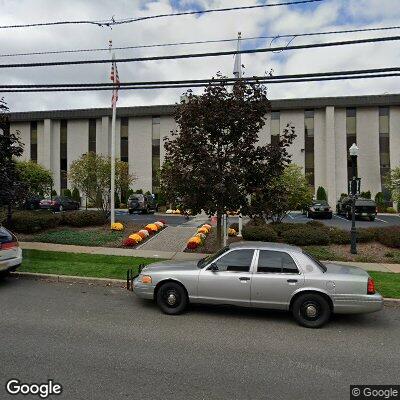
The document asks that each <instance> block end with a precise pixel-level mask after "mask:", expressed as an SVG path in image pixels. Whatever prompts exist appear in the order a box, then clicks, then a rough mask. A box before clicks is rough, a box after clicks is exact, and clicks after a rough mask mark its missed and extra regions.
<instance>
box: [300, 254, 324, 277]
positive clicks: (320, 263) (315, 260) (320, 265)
mask: <svg viewBox="0 0 400 400" xmlns="http://www.w3.org/2000/svg"><path fill="white" fill-rule="evenodd" d="M303 254H305V255H306V256H307V257H308V258H310V259H311V260H312V261H314V262H315V264H317V265H318V267H319V268H320V269H321V270H322V272H326V270H327V268H326V266H325V265H324V264H322V262H321V261H319V260H317V259H316V258H314V257H313V256H312V255H311V254H309V253H307V252H305V251H303Z"/></svg>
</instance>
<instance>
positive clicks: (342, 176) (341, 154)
mask: <svg viewBox="0 0 400 400" xmlns="http://www.w3.org/2000/svg"><path fill="white" fill-rule="evenodd" d="M335 142H336V143H335V147H334V148H333V149H329V147H327V154H329V152H330V153H332V152H335V160H336V174H335V176H336V200H338V198H339V196H340V194H341V193H347V189H348V188H347V186H348V180H347V152H348V149H347V138H346V109H345V108H336V109H335Z"/></svg>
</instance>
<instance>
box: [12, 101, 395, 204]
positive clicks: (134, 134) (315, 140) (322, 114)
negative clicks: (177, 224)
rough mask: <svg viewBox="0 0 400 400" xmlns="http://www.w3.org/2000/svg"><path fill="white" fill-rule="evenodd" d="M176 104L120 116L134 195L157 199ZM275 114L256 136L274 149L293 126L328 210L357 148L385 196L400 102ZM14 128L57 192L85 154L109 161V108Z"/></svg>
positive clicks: (119, 147)
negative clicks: (324, 193)
mask: <svg viewBox="0 0 400 400" xmlns="http://www.w3.org/2000/svg"><path fill="white" fill-rule="evenodd" d="M175 107H176V106H174V105H163V106H144V107H120V108H118V109H117V122H116V157H117V158H119V159H121V160H122V161H126V162H128V164H129V169H130V172H131V173H133V174H135V175H136V177H137V179H136V181H135V182H134V184H133V189H135V190H136V189H143V190H144V191H151V192H157V190H158V187H159V182H158V177H157V171H158V169H159V167H160V165H162V163H163V161H164V157H165V150H164V146H163V138H164V137H165V136H170V134H171V130H174V129H176V123H175V121H174V118H173V113H174V109H175ZM271 107H272V109H271V113H269V115H267V116H266V124H265V126H264V128H263V129H262V131H260V132H259V141H260V143H271V142H274V140H277V138H278V136H279V134H280V133H281V132H282V130H283V129H284V128H285V127H286V125H287V124H288V123H290V124H293V125H294V126H295V131H296V135H297V137H296V139H295V141H294V143H293V144H292V146H291V147H290V153H291V155H292V161H293V163H296V164H298V165H300V166H301V167H302V168H303V170H304V172H305V173H306V174H307V177H308V179H309V181H310V183H311V184H312V186H313V187H314V188H315V189H316V188H317V187H318V186H323V187H324V188H325V189H326V190H327V193H328V198H329V202H330V203H331V205H334V204H335V203H336V200H337V199H338V198H339V197H340V194H341V193H347V188H348V179H349V178H350V175H349V174H350V164H349V159H348V149H349V147H350V146H351V145H352V144H353V143H357V145H358V147H359V148H360V155H359V158H358V175H359V177H361V179H362V181H361V190H363V191H367V190H370V191H371V193H372V195H373V196H374V195H375V194H376V193H377V192H381V191H384V190H385V188H384V181H383V177H384V175H385V174H386V173H387V172H388V171H389V170H390V169H391V168H394V167H396V166H399V165H400V95H377V96H350V97H322V98H304V99H285V100H273V101H271ZM11 129H12V130H13V131H17V130H18V131H19V132H20V135H21V139H22V141H23V143H24V145H25V146H24V153H23V155H22V157H21V158H22V159H23V160H33V161H35V162H38V163H40V164H42V165H43V166H44V167H46V168H48V169H50V170H51V171H52V172H53V176H54V182H55V187H54V189H55V190H56V191H57V193H60V191H61V190H62V189H63V188H67V187H69V182H68V179H67V174H68V168H69V166H70V164H71V163H72V162H73V161H74V160H76V159H78V158H79V157H80V156H81V155H82V154H84V153H86V152H88V151H94V152H96V153H99V154H104V155H109V154H110V144H111V109H108V108H94V109H79V110H56V111H38V112H20V113H13V114H11Z"/></svg>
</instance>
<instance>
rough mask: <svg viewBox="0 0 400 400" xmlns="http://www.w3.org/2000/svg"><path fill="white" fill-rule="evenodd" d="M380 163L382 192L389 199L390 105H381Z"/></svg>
mask: <svg viewBox="0 0 400 400" xmlns="http://www.w3.org/2000/svg"><path fill="white" fill-rule="evenodd" d="M379 163H380V173H381V187H382V193H383V195H384V197H385V200H387V201H388V200H390V193H389V191H388V189H387V188H386V187H385V177H386V175H387V174H388V173H389V172H390V143H389V107H379Z"/></svg>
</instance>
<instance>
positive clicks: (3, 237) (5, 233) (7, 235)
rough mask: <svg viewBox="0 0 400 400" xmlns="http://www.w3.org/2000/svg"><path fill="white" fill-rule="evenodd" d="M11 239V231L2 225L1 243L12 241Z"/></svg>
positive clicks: (0, 232)
mask: <svg viewBox="0 0 400 400" xmlns="http://www.w3.org/2000/svg"><path fill="white" fill-rule="evenodd" d="M11 240H12V235H11V233H10V232H8V231H7V230H6V229H4V228H2V227H1V226H0V243H7V242H11Z"/></svg>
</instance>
